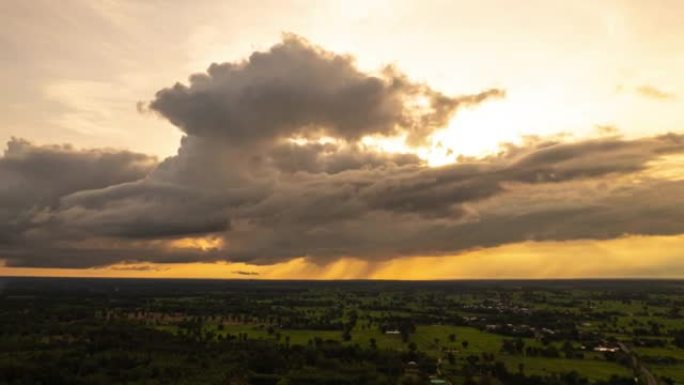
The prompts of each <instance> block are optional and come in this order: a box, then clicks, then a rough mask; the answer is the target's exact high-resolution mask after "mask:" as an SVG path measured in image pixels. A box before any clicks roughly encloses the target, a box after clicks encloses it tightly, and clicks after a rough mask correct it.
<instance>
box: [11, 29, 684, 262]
mask: <svg viewBox="0 0 684 385" xmlns="http://www.w3.org/2000/svg"><path fill="white" fill-rule="evenodd" d="M501 97H505V92H504V91H502V90H498V89H489V90H483V91H482V92H480V93H476V94H473V95H461V96H453V97H452V96H447V95H444V94H442V93H440V92H438V91H436V90H434V89H432V88H430V87H429V86H427V85H424V84H420V83H417V82H413V81H411V80H410V79H408V78H407V77H406V76H404V75H403V74H401V73H400V72H398V70H396V69H394V68H387V69H384V70H383V71H381V72H380V73H378V74H369V73H365V72H362V71H360V70H359V69H358V68H357V67H356V66H355V64H354V61H353V58H351V57H349V56H341V55H336V54H333V53H330V52H327V51H324V50H322V49H321V48H318V47H315V46H312V45H311V44H309V43H308V42H306V41H304V40H302V39H300V38H297V37H293V36H289V37H286V38H285V39H284V41H283V42H282V43H281V44H278V45H276V46H274V47H273V48H271V49H270V50H269V51H266V52H257V53H254V54H253V55H252V56H250V57H249V58H248V59H247V60H245V61H243V62H239V63H223V64H213V65H211V67H210V68H209V70H208V72H207V73H204V74H195V75H192V76H191V77H190V81H189V84H187V85H184V84H181V83H178V84H176V85H174V86H172V87H170V88H166V89H163V90H161V91H159V92H158V93H157V95H156V97H155V98H154V100H152V101H151V102H149V103H148V105H147V106H146V107H145V108H149V109H150V110H152V111H155V112H156V113H158V114H159V115H160V116H162V117H163V118H166V119H168V120H169V121H170V122H172V123H173V124H175V125H176V126H178V127H179V128H180V129H181V130H182V131H183V132H184V133H185V134H186V136H185V137H184V138H183V140H182V142H181V144H180V148H179V150H178V154H177V155H175V156H173V157H169V158H167V159H165V160H163V161H162V162H157V160H156V159H154V158H151V157H148V156H145V155H142V154H134V153H129V152H117V151H111V150H88V151H84V150H76V149H74V148H71V147H68V146H36V145H33V144H31V143H28V142H25V141H22V140H18V139H17V140H12V141H10V142H9V143H8V147H7V150H6V151H5V154H4V156H3V157H2V158H0V180H2V181H3V183H2V184H0V198H1V199H0V219H2V221H1V222H0V259H4V260H6V263H7V265H8V266H33V267H93V266H105V265H111V264H116V263H122V262H123V263H128V264H133V263H137V262H160V263H174V262H210V261H221V260H225V261H240V262H247V263H252V264H269V263H275V262H281V261H286V260H290V259H293V258H297V257H307V258H310V259H311V260H313V261H321V262H325V261H330V260H334V259H337V258H340V257H357V258H362V259H366V260H387V259H390V258H394V257H399V256H416V255H443V254H456V253H459V252H462V251H465V250H470V249H475V248H482V247H491V246H498V245H504V244H509V243H516V242H521V241H528V240H574V239H609V238H616V237H620V236H623V235H625V234H649V235H659V234H662V235H667V234H680V233H684V209H683V208H684V181H682V180H677V179H672V178H664V177H656V176H654V175H652V174H651V173H650V170H651V168H652V167H653V165H654V163H656V162H658V161H659V160H661V159H663V158H664V157H676V156H682V155H684V135H679V134H670V135H665V136H659V137H650V138H641V139H634V140H625V139H621V138H618V137H608V138H606V137H604V138H601V139H593V140H584V141H574V142H563V141H559V140H556V139H548V140H545V139H543V138H536V139H531V140H529V141H528V142H526V143H524V144H521V145H508V146H504V148H503V149H502V151H501V153H499V154H497V155H493V156H489V157H486V158H477V159H475V158H472V159H461V160H460V161H459V162H458V163H456V164H451V165H447V166H444V167H439V168H431V167H428V166H427V165H426V164H425V162H424V161H423V160H422V159H420V158H419V157H417V156H416V155H415V154H413V153H411V152H408V151H407V153H386V152H380V151H378V150H375V149H373V148H370V147H368V146H367V145H365V144H364V142H363V141H362V139H363V138H364V137H368V136H373V137H376V138H377V137H403V138H405V141H406V144H407V145H408V146H409V147H410V146H415V145H420V144H422V143H424V142H425V141H426V140H427V139H428V138H429V136H430V135H431V134H432V133H433V132H434V131H435V130H437V129H439V128H441V127H443V126H445V125H446V124H447V123H448V121H449V120H450V119H451V117H452V116H453V115H454V114H457V113H458V110H459V109H460V108H464V107H468V106H476V105H477V104H479V103H485V102H487V101H488V100H489V99H492V98H501ZM242 273H243V272H239V274H242Z"/></svg>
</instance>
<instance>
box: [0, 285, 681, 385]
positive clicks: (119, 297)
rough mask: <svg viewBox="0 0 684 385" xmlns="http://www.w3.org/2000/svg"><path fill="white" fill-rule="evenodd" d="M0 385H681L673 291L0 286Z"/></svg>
mask: <svg viewBox="0 0 684 385" xmlns="http://www.w3.org/2000/svg"><path fill="white" fill-rule="evenodd" d="M0 288H1V289H0V324H1V325H2V328H0V383H2V384H53V385H59V384H113V383H116V384H130V385H132V384H255V385H257V384H263V385H267V384H272V385H284V384H336V385H337V384H340V385H341V384H350V385H352V384H354V385H361V384H492V385H495V384H539V385H545V384H554V385H555V384H559V385H561V384H563V385H565V384H567V385H578V384H603V385H608V384H611V385H622V384H625V385H626V384H633V383H646V384H649V385H655V384H663V385H668V384H682V383H684V318H683V317H684V313H683V312H682V309H683V308H684V282H682V281H642V280H579V281H575V280H569V281H564V280H560V281H558V280H557V281H424V282H409V281H256V280H227V281H222V280H155V279H142V280H136V279H61V278H3V279H1V280H0Z"/></svg>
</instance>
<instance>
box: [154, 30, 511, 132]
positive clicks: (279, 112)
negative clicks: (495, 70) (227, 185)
mask: <svg viewBox="0 0 684 385" xmlns="http://www.w3.org/2000/svg"><path fill="white" fill-rule="evenodd" d="M502 96H504V92H503V91H501V90H497V89H492V90H487V91H484V92H482V93H480V94H477V95H466V96H462V97H455V98H451V97H447V96H445V95H442V94H441V93H439V92H437V91H435V90H433V89H431V88H429V87H427V86H425V85H421V84H417V83H413V82H411V81H409V80H408V79H407V78H406V77H404V76H402V75H401V74H399V73H397V72H396V71H395V70H394V69H392V68H387V69H385V70H384V71H383V72H382V73H381V74H378V75H377V76H373V75H369V74H366V73H363V72H360V71H359V70H358V69H357V68H356V67H355V65H354V61H353V59H352V58H351V57H349V56H340V55H335V54H332V53H329V52H326V51H323V50H321V49H319V48H316V47H313V46H311V45H310V44H308V43H307V42H305V41H303V40H302V39H301V38H298V37H295V36H288V37H286V39H285V40H284V42H283V43H282V44H279V45H276V46H275V47H273V48H271V50H270V51H268V52H256V53H254V54H252V56H250V58H249V59H248V60H247V61H245V62H243V63H223V64H212V65H211V66H210V67H209V70H208V72H207V74H195V75H193V76H191V77H190V85H189V86H185V85H183V84H180V83H177V84H176V85H175V86H173V87H172V88H167V89H164V90H161V91H159V92H158V93H157V98H156V99H155V100H154V101H152V103H151V104H150V108H151V109H153V110H155V111H158V112H159V113H161V114H162V115H163V116H165V117H166V118H168V119H169V120H170V121H171V122H172V123H173V124H175V125H177V126H178V127H180V128H181V129H182V130H183V131H185V132H186V133H187V134H190V135H194V136H199V137H208V138H214V139H216V138H220V139H225V140H229V141H231V142H249V143H252V142H258V141H267V142H270V141H273V140H276V139H280V138H286V137H293V136H312V135H329V136H333V137H338V138H342V139H346V140H358V139H360V138H362V137H363V136H365V135H373V134H377V135H386V136H389V135H396V134H399V133H402V132H403V133H407V134H408V135H409V137H410V139H411V140H412V142H420V141H421V140H423V139H425V137H426V136H427V135H429V134H430V133H431V132H432V131H433V130H434V129H436V128H440V127H443V126H444V125H445V124H446V123H447V122H448V120H449V118H450V117H451V115H452V114H453V113H454V111H455V110H456V109H457V108H458V107H459V106H462V105H472V104H477V103H480V102H482V101H484V100H486V99H488V98H492V97H502Z"/></svg>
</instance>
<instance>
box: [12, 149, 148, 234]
mask: <svg viewBox="0 0 684 385" xmlns="http://www.w3.org/2000/svg"><path fill="white" fill-rule="evenodd" d="M156 164H157V161H156V159H155V158H154V157H150V156H147V155H143V154H136V153H132V152H128V151H114V150H75V149H74V148H72V147H70V146H36V145H33V144H31V143H30V142H28V141H25V140H20V139H12V140H10V141H9V142H8V143H7V148H6V150H5V152H4V155H3V156H2V157H0V181H1V182H0V244H2V243H6V242H10V240H13V239H15V238H16V237H17V236H18V235H19V233H20V231H21V230H22V229H25V228H27V227H30V226H31V222H33V221H34V220H35V215H36V213H38V212H40V211H41V210H45V209H47V208H54V207H56V206H57V205H58V203H59V200H60V198H62V197H64V196H66V195H69V194H71V193H74V192H78V191H87V190H91V189H100V188H106V187H107V186H112V185H118V184H121V183H125V182H129V181H135V180H139V179H141V178H143V177H145V175H147V174H148V173H149V172H150V171H151V170H152V169H153V168H154V167H155V166H156Z"/></svg>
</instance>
